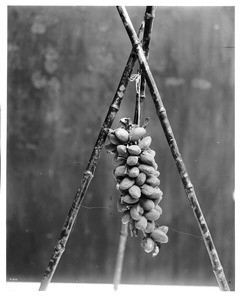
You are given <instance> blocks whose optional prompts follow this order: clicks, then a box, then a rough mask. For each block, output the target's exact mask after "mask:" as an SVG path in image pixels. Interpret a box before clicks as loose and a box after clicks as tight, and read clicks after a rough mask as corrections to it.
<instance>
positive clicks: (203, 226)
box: [117, 6, 229, 291]
mask: <svg viewBox="0 0 241 300" xmlns="http://www.w3.org/2000/svg"><path fill="white" fill-rule="evenodd" d="M117 9H118V12H119V14H120V17H121V19H122V21H123V24H124V26H125V29H126V31H127V33H128V35H129V38H130V40H131V42H132V46H133V48H134V49H136V54H137V56H138V60H139V63H140V66H141V69H142V71H143V73H144V74H145V77H146V81H147V84H148V87H149V89H150V93H151V96H152V98H153V101H154V104H155V107H156V112H157V115H158V117H159V120H160V122H161V125H162V128H163V130H164V133H165V136H166V139H167V142H168V144H169V146H170V150H171V152H172V155H173V158H174V160H175V162H176V165H177V169H178V172H179V174H180V177H181V180H182V183H183V186H184V189H185V192H186V194H187V197H188V199H189V203H190V206H191V208H192V209H193V213H194V216H195V218H196V221H197V223H198V226H199V229H200V231H201V234H202V237H203V241H204V243H205V246H206V248H207V252H208V254H209V258H210V260H211V264H212V268H213V272H214V274H215V277H216V280H217V282H218V285H219V287H220V289H221V290H223V291H229V285H228V283H227V280H226V277H225V274H224V270H223V267H222V265H221V262H220V260H219V257H218V253H217V250H216V248H215V246H214V243H213V240H212V237H211V233H210V231H209V229H208V226H207V223H206V221H205V218H204V215H203V213H202V210H201V208H200V205H199V202H198V199H197V197H196V194H195V190H194V187H193V185H192V183H191V180H190V178H189V176H188V173H187V171H186V167H185V164H184V162H183V159H182V156H181V154H180V152H179V149H178V146H177V142H176V140H175V137H174V134H173V132H172V128H171V125H170V122H169V120H168V117H167V113H166V109H165V107H164V105H163V102H162V99H161V96H160V93H159V91H158V89H157V85H156V83H155V80H154V78H153V76H152V73H151V71H150V68H149V65H148V63H147V60H146V57H145V54H144V52H143V49H142V47H141V46H140V41H139V39H138V37H137V35H136V33H135V30H134V28H133V25H132V23H131V20H130V18H129V15H128V13H127V11H126V9H125V7H122V6H118V7H117Z"/></svg>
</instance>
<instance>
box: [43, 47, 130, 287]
mask: <svg viewBox="0 0 241 300" xmlns="http://www.w3.org/2000/svg"><path fill="white" fill-rule="evenodd" d="M135 62H136V55H135V53H134V51H131V53H130V56H129V58H128V61H127V63H126V66H125V69H124V72H123V74H122V77H121V80H120V82H119V85H118V88H117V91H116V93H115V95H114V98H113V100H112V102H111V104H110V107H109V110H108V113H107V115H106V118H105V120H104V122H103V124H102V127H101V130H100V132H99V135H98V138H97V140H96V143H95V146H94V149H93V151H92V154H91V156H90V159H89V162H88V165H87V168H86V170H85V172H84V173H83V177H82V182H81V186H80V187H79V188H78V190H77V193H76V195H75V198H74V202H73V204H72V206H71V208H70V210H69V213H68V215H67V218H66V220H65V222H64V225H63V228H62V231H61V234H60V237H59V239H58V241H57V244H56V246H55V248H54V252H53V254H52V256H51V258H50V261H49V264H48V267H47V269H46V271H45V274H44V276H43V278H42V281H41V285H40V288H39V291H45V290H46V289H47V287H48V284H49V283H50V281H51V279H52V277H53V275H54V273H55V270H56V268H57V266H58V263H59V261H60V258H61V256H62V254H63V252H64V251H65V247H66V244H67V241H68V238H69V236H70V233H71V231H72V228H73V225H74V223H75V220H76V217H77V214H78V212H79V209H80V206H81V203H82V202H83V199H84V196H85V193H86V191H87V189H88V186H89V184H90V182H91V180H92V178H93V176H94V173H95V169H96V165H97V162H98V159H99V157H100V154H101V150H102V147H103V145H104V143H105V140H106V137H107V134H108V130H109V128H110V127H111V125H112V123H113V121H114V119H115V116H116V114H117V112H118V110H119V108H120V105H121V101H122V99H123V96H124V93H125V90H126V88H127V85H128V83H129V78H130V76H131V73H132V70H133V67H134V64H135Z"/></svg>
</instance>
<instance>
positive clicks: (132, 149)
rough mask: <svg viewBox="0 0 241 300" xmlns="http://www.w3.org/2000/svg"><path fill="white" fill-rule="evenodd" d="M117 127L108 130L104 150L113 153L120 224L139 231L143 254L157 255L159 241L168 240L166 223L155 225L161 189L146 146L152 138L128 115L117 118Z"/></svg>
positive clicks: (149, 151) (160, 242) (151, 157)
mask: <svg viewBox="0 0 241 300" xmlns="http://www.w3.org/2000/svg"><path fill="white" fill-rule="evenodd" d="M120 124H121V126H120V127H119V128H117V129H115V130H113V129H110V131H109V134H108V138H109V141H110V143H109V144H108V145H106V146H105V148H106V150H107V151H108V152H110V153H112V154H114V159H113V160H114V165H115V169H114V176H115V178H116V180H117V185H116V188H117V190H119V192H120V194H121V197H120V199H119V200H118V203H117V207H118V210H119V211H120V212H122V223H124V224H127V223H129V226H130V229H131V233H132V234H133V233H134V235H135V236H137V232H138V230H140V231H142V232H143V234H144V238H143V240H142V246H143V248H144V250H145V251H146V252H147V253H150V252H152V251H153V256H155V255H157V254H158V252H159V248H160V246H161V244H162V243H167V242H168V237H167V235H166V233H167V231H168V227H167V226H158V225H157V224H156V223H155V221H157V220H158V218H159V217H160V215H161V214H162V209H161V207H160V205H159V203H160V201H161V200H162V195H163V193H162V191H161V189H160V188H159V184H160V180H159V179H158V176H159V175H160V173H159V171H157V168H158V166H157V164H156V162H155V154H156V153H155V151H154V150H152V149H151V148H150V145H151V142H152V139H151V137H150V136H145V135H146V129H145V128H144V127H140V126H138V125H135V124H133V123H132V122H131V121H130V119H129V118H123V119H121V121H120Z"/></svg>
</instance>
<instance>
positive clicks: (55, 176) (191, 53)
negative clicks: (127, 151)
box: [7, 6, 235, 289]
mask: <svg viewBox="0 0 241 300" xmlns="http://www.w3.org/2000/svg"><path fill="white" fill-rule="evenodd" d="M128 12H129V13H130V17H131V18H132V21H133V24H134V26H135V28H136V30H137V29H138V28H139V24H140V22H141V21H142V19H143V15H144V12H145V7H128ZM130 50H131V45H130V41H129V38H128V36H127V34H126V31H125V29H124V26H123V24H122V22H121V20H120V17H119V15H118V13H117V10H116V8H115V7H24V6H22V7H14V6H9V7H8V88H7V92H8V103H7V104H8V114H7V117H8V128H7V280H8V281H40V280H41V277H42V276H43V274H44V272H45V269H46V267H47V264H48V261H49V259H50V256H51V254H52V252H53V248H54V246H55V243H56V241H57V239H58V237H59V234H60V231H61V228H62V226H63V223H64V220H65V218H66V216H67V213H68V211H69V209H70V207H71V204H72V201H73V199H74V195H75V193H76V191H77V188H78V187H79V185H80V182H81V179H82V172H83V171H84V170H85V168H86V166H87V163H88V160H89V157H90V154H91V152H92V149H93V146H94V143H95V141H96V138H97V136H98V133H99V130H100V126H101V125H102V123H103V120H104V118H105V115H106V113H107V110H108V107H109V104H110V103H111V101H112V99H113V96H114V94H115V90H116V88H117V86H118V83H119V79H120V77H121V74H122V71H123V69H124V66H125V64H126V61H127V58H128V56H129V53H130ZM149 62H150V67H151V70H152V72H153V75H154V78H155V80H156V83H157V85H158V88H159V90H160V93H161V95H162V96H163V101H164V105H165V107H166V109H167V113H168V116H169V119H170V122H171V125H172V128H173V131H174V134H175V136H176V140H177V143H178V145H179V148H180V152H181V154H182V156H183V158H184V162H185V164H186V167H187V170H188V172H189V175H190V178H191V180H192V182H193V184H194V186H195V189H196V194H197V196H198V199H199V201H200V205H201V207H202V210H203V213H204V216H205V217H206V221H207V223H208V226H209V228H210V231H211V234H212V237H213V240H214V243H215V246H216V248H217V251H218V253H219V256H220V260H221V263H222V265H223V267H224V270H225V273H226V277H227V280H228V281H229V283H230V287H231V289H234V284H235V282H234V280H235V279H234V8H233V7H158V8H157V10H156V17H155V21H154V28H153V32H152V39H151V46H150V60H149ZM135 72H136V69H135ZM134 103H135V84H134V83H130V84H129V87H128V90H127V92H126V94H125V97H124V100H123V103H122V106H121V109H120V111H119V113H118V114H117V117H116V120H115V122H114V124H113V128H115V127H117V126H118V122H119V119H120V118H122V117H130V118H132V117H133V114H134ZM144 117H150V118H151V120H150V123H149V126H148V129H147V130H148V134H150V135H151V136H152V139H153V142H152V148H153V149H154V150H155V151H156V152H157V155H156V161H157V163H158V165H159V171H160V173H161V174H160V177H159V178H160V181H161V185H160V187H161V189H162V190H163V192H164V198H163V200H162V203H161V205H162V208H163V214H162V216H161V218H160V219H159V223H160V224H161V225H167V226H169V228H170V229H169V233H168V236H169V242H168V243H167V244H164V245H163V247H162V249H161V251H160V253H159V255H158V256H157V257H155V258H152V256H151V255H150V254H147V253H145V252H144V250H143V249H142V248H141V246H140V242H141V236H139V237H137V238H131V237H129V238H128V242H127V248H126V253H125V260H124V266H123V276H122V282H123V283H130V284H159V285H164V284H166V285H216V280H215V277H214V275H213V271H212V268H211V264H210V260H209V257H208V254H207V251H206V248H205V246H204V243H203V241H202V239H201V237H200V232H199V229H198V226H197V223H196V221H195V218H194V216H193V212H192V209H191V208H190V206H189V202H188V199H187V198H186V194H185V192H184V190H183V186H182V183H181V181H180V178H179V175H178V172H177V169H176V166H175V163H174V161H173V158H172V156H171V152H170V150H169V147H168V145H167V142H166V140H165V137H164V134H163V131H162V128H161V125H160V122H159V119H158V118H157V116H156V113H155V108H154V105H153V102H152V99H151V97H150V94H149V91H148V90H147V98H146V103H145V107H144V112H143V119H144ZM112 170H113V165H112V156H111V155H110V154H107V153H106V151H105V150H103V152H102V155H101V158H100V160H99V163H98V166H97V169H96V173H95V177H94V179H93V180H92V182H91V184H90V187H89V190H88V192H87V195H86V197H85V199H84V202H83V207H82V208H81V209H80V211H79V215H78V218H77V222H76V224H75V227H74V230H73V232H72V235H71V237H70V239H69V242H68V244H67V247H66V251H65V253H64V254H63V256H62V258H61V260H60V263H59V265H58V268H57V270H56V273H55V275H54V278H53V281H55V282H76V283H77V282H85V283H87V282H89V283H111V282H112V280H113V274H114V266H115V260H116V254H117V248H118V240H119V231H120V227H121V225H120V218H121V214H120V213H118V212H117V209H116V200H117V199H118V192H117V191H116V190H115V179H114V177H113V175H112Z"/></svg>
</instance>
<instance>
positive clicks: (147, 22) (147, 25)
mask: <svg viewBox="0 0 241 300" xmlns="http://www.w3.org/2000/svg"><path fill="white" fill-rule="evenodd" d="M155 10H156V7H155V6H147V7H146V11H145V15H144V34H143V40H142V48H143V51H144V52H145V55H146V58H147V59H148V54H149V46H150V40H151V32H152V28H153V22H154V17H155ZM140 33H141V30H139V32H138V34H137V36H138V37H139V35H140ZM137 86H138V87H137V92H136V104H135V113H134V124H137V125H140V120H141V109H142V105H143V102H144V100H145V77H144V76H143V75H141V79H140V84H138V85H137ZM127 237H128V224H121V231H120V238H119V246H118V252H117V258H116V265H115V271H114V280H113V283H114V289H115V290H117V289H118V285H119V284H120V281H121V276H122V269H123V262H124V257H125V249H126V242H127Z"/></svg>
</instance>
